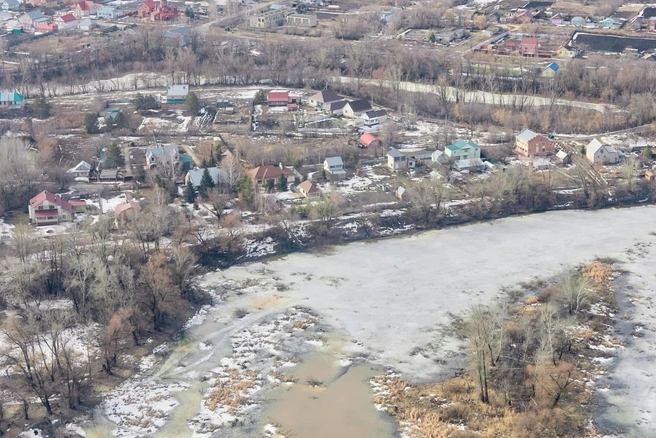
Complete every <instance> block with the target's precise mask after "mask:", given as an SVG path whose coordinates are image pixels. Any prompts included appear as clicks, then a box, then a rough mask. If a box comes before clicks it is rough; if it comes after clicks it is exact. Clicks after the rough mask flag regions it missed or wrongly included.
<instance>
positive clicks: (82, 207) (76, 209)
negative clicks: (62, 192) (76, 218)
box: [68, 199, 87, 214]
mask: <svg viewBox="0 0 656 438" xmlns="http://www.w3.org/2000/svg"><path fill="white" fill-rule="evenodd" d="M68 203H69V204H71V207H73V213H74V214H82V213H86V212H87V201H85V200H84V199H70V200H69V201H68Z"/></svg>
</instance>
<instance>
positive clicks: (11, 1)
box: [0, 0, 21, 11]
mask: <svg viewBox="0 0 656 438" xmlns="http://www.w3.org/2000/svg"><path fill="white" fill-rule="evenodd" d="M0 7H1V8H2V10H3V11H18V10H20V7H21V3H20V2H19V1H18V0H4V1H3V2H2V3H0Z"/></svg>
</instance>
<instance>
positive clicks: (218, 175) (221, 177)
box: [185, 167, 228, 189]
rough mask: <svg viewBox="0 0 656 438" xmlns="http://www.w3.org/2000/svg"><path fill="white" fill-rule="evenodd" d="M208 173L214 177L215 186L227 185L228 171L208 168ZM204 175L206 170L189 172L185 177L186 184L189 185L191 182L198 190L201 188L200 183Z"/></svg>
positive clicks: (197, 169)
mask: <svg viewBox="0 0 656 438" xmlns="http://www.w3.org/2000/svg"><path fill="white" fill-rule="evenodd" d="M207 172H208V173H209V174H210V177H212V181H214V185H215V186H218V185H221V184H226V183H227V181H228V176H227V175H226V171H225V170H223V169H219V168H218V167H208V168H207ZM204 173H205V169H199V168H195V169H191V170H189V172H187V175H186V176H185V184H189V182H191V184H192V185H193V186H194V188H195V189H197V188H198V187H200V182H201V180H202V179H203V174H204Z"/></svg>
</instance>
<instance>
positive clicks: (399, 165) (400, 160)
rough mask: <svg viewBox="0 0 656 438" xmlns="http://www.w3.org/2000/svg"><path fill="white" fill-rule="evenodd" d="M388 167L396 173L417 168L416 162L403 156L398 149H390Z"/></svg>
mask: <svg viewBox="0 0 656 438" xmlns="http://www.w3.org/2000/svg"><path fill="white" fill-rule="evenodd" d="M387 166H388V167H389V168H390V169H392V170H393V171H394V172H398V171H399V170H408V169H414V168H415V160H414V159H413V158H411V157H408V156H406V155H405V154H402V153H401V152H399V151H398V150H397V149H394V148H390V150H389V151H388V152H387Z"/></svg>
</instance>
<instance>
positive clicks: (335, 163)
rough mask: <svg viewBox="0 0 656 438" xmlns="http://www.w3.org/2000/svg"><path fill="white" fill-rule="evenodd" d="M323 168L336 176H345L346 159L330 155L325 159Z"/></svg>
mask: <svg viewBox="0 0 656 438" xmlns="http://www.w3.org/2000/svg"><path fill="white" fill-rule="evenodd" d="M323 170H325V171H326V173H327V174H329V175H331V176H333V177H335V178H345V177H346V171H345V170H344V161H342V157H328V158H326V159H325V160H324V161H323Z"/></svg>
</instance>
